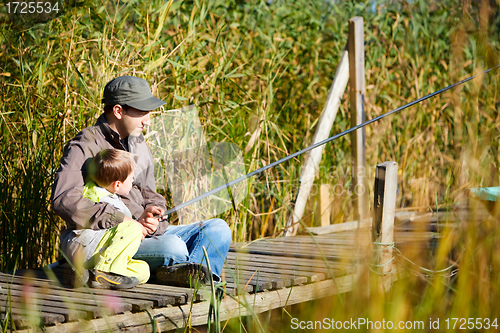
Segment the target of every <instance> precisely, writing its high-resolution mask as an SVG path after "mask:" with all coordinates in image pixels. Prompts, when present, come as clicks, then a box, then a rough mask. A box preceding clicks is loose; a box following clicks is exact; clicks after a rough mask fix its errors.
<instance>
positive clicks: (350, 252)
mask: <svg viewBox="0 0 500 333" xmlns="http://www.w3.org/2000/svg"><path fill="white" fill-rule="evenodd" d="M464 214H465V215H464ZM459 215H460V214H457V213H456V212H455V213H454V212H452V213H449V212H443V213H438V214H425V215H422V214H420V215H418V214H414V213H406V212H403V213H400V214H396V228H395V233H394V236H395V242H396V247H397V248H399V249H400V250H401V251H402V252H403V254H404V253H405V251H407V250H414V249H415V248H416V247H425V248H434V247H436V244H437V243H438V241H439V237H440V235H439V233H438V232H436V230H439V229H440V225H441V226H442V225H444V224H446V225H456V221H457V219H461V218H467V214H466V213H463V214H462V215H463V216H462V217H460V216H459ZM464 216H465V217H464ZM355 225H357V224H356V223H354V224H353V223H351V224H350V225H346V226H342V224H340V225H333V226H330V227H331V228H330V229H332V230H333V231H335V230H342V231H339V232H333V233H327V232H328V231H325V229H324V228H323V229H321V228H320V229H312V230H313V232H315V233H319V235H315V236H312V235H310V234H309V235H300V236H295V237H285V238H275V239H263V240H259V241H254V242H251V243H245V244H242V243H237V244H233V245H232V246H231V250H230V252H229V254H228V257H227V262H226V265H225V270H224V278H225V281H226V282H227V286H226V290H225V292H226V294H225V295H224V297H223V299H222V301H221V305H220V312H219V313H220V315H219V318H220V320H221V321H223V320H227V319H230V318H232V317H237V316H245V315H249V314H255V313H261V312H265V311H269V310H272V309H276V308H281V307H284V306H287V305H292V304H296V303H301V302H306V301H309V300H313V299H318V298H322V297H328V296H331V295H334V294H337V293H345V292H348V291H350V290H352V288H353V286H355V284H356V281H357V277H358V275H359V274H360V272H365V273H366V269H367V268H368V265H369V264H370V263H369V255H370V253H371V249H370V248H371V237H372V236H371V228H368V227H367V226H369V223H365V224H362V226H364V228H361V229H353V226H355ZM346 229H347V230H346ZM398 262H399V264H398V267H399V268H401V267H402V266H403V265H404V263H403V262H401V261H398ZM54 273H55V275H56V276H57V275H58V274H60V273H61V269H56V270H55V272H54ZM22 274H23V275H25V276H26V275H29V274H31V277H22V276H20V273H18V274H16V275H14V276H13V275H12V274H6V273H0V287H1V291H2V293H1V294H0V297H1V312H2V319H3V317H4V316H5V311H6V309H7V308H10V313H11V314H12V319H13V323H14V324H15V326H16V328H17V329H18V330H21V331H22V330H23V329H28V328H29V327H32V326H34V325H37V324H38V323H41V324H42V325H43V326H44V330H45V331H46V332H68V331H78V332H86V331H119V330H124V329H128V330H134V329H139V328H140V329H141V330H142V329H144V330H145V331H153V328H154V327H155V326H156V327H157V328H159V329H160V330H161V331H166V330H173V329H176V328H179V327H185V326H187V325H192V326H197V325H204V324H206V323H207V321H208V313H209V308H210V297H211V293H210V290H207V289H206V288H204V287H203V288H200V289H199V290H197V291H196V292H195V291H194V290H192V289H189V288H178V287H170V286H163V285H159V284H155V283H154V281H152V283H147V284H145V285H141V286H138V287H136V288H133V289H131V290H124V291H112V290H101V289H87V288H85V287H82V288H78V289H69V288H64V287H62V286H60V284H59V282H58V281H57V277H56V276H52V277H50V274H45V273H44V272H43V271H42V270H32V271H24V272H22ZM391 274H392V275H393V276H392V278H393V279H395V278H398V276H397V274H398V269H396V270H394V272H393V273H391ZM47 275H49V276H47ZM37 321H38V322H37Z"/></svg>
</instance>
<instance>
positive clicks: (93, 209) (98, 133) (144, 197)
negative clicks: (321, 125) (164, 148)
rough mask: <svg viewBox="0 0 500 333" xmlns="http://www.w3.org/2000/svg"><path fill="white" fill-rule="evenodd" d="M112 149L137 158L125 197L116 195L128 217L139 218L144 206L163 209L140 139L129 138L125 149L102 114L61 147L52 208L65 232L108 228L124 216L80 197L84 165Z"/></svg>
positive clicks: (145, 147) (158, 232)
mask: <svg viewBox="0 0 500 333" xmlns="http://www.w3.org/2000/svg"><path fill="white" fill-rule="evenodd" d="M112 148H114V149H122V150H128V151H129V152H131V153H133V154H135V155H137V167H136V169H135V172H134V182H133V186H132V189H131V190H130V193H129V194H128V195H125V196H120V197H121V198H122V200H123V202H124V203H125V205H127V207H128V208H129V209H130V212H131V213H132V216H133V217H135V218H139V217H140V216H141V214H142V213H143V211H144V209H145V208H146V207H148V206H158V207H160V208H162V209H164V210H166V208H165V199H164V198H163V197H162V196H161V195H160V194H158V193H156V186H155V179H154V173H153V157H152V155H151V151H150V150H149V147H148V145H147V144H146V142H145V140H144V137H143V136H142V135H140V136H138V137H132V136H129V138H128V147H127V148H128V149H126V148H125V147H124V145H123V144H122V143H121V142H120V137H119V135H118V133H116V132H115V131H113V130H112V129H111V128H110V127H109V124H108V123H107V121H106V116H105V114H102V115H101V116H100V117H99V119H98V120H97V122H96V124H95V125H94V126H91V127H88V128H85V129H84V130H82V131H81V132H80V133H78V134H77V135H76V136H75V137H74V138H73V139H72V140H71V141H69V142H68V144H67V145H66V146H65V147H64V155H63V157H62V158H61V166H60V167H59V169H58V170H57V172H56V176H55V180H54V185H53V187H52V198H51V200H52V205H53V208H54V211H55V212H56V214H57V215H59V216H60V217H62V218H63V219H64V220H65V221H66V223H67V227H68V229H70V230H75V229H86V228H90V229H94V230H97V229H108V228H111V227H114V226H115V225H117V224H119V223H121V222H123V218H124V217H125V215H124V213H122V212H119V211H118V210H116V209H115V208H114V207H113V206H112V205H110V204H108V203H94V202H93V201H91V200H89V199H86V198H84V197H83V194H82V192H83V188H84V186H85V165H86V163H88V162H89V161H90V159H91V158H93V157H94V156H95V155H96V154H97V153H98V152H100V151H101V150H103V149H112ZM167 225H168V223H167V222H160V224H159V226H158V229H157V230H156V232H155V233H154V235H161V234H162V233H163V232H164V231H165V230H166V228H167Z"/></svg>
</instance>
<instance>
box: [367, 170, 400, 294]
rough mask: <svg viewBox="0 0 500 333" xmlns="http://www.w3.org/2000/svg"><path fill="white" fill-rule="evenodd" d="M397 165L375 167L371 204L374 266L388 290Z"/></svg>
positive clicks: (391, 256)
mask: <svg viewBox="0 0 500 333" xmlns="http://www.w3.org/2000/svg"><path fill="white" fill-rule="evenodd" d="M397 183H398V164H397V163H396V162H384V163H381V164H379V165H377V170H376V173H375V189H374V192H375V193H374V202H373V225H372V230H373V241H374V242H375V244H374V245H375V246H374V254H375V258H376V260H375V265H377V267H378V268H379V269H378V272H379V273H380V274H381V275H382V276H383V278H382V279H381V285H382V286H383V289H384V290H386V291H387V290H389V289H390V284H391V279H390V276H389V275H387V274H389V273H390V272H391V270H392V267H393V265H392V258H393V253H392V248H393V246H392V244H393V242H394V216H395V212H396V192H397Z"/></svg>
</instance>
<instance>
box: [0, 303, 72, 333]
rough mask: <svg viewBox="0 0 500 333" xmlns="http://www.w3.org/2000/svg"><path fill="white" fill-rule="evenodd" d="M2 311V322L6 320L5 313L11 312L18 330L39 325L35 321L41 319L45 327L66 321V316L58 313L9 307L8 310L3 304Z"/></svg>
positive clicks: (0, 306) (0, 308) (0, 307)
mask: <svg viewBox="0 0 500 333" xmlns="http://www.w3.org/2000/svg"><path fill="white" fill-rule="evenodd" d="M0 311H1V312H2V317H1V318H2V320H3V319H4V318H5V313H6V312H7V311H9V312H10V313H11V315H12V318H13V320H14V324H15V326H16V328H17V329H20V328H27V327H30V326H31V325H33V324H35V325H36V324H37V323H36V322H34V321H35V319H39V320H40V322H41V323H42V324H43V325H54V324H56V323H62V322H64V321H65V318H64V315H62V314H56V313H48V312H43V311H34V310H32V311H26V310H24V309H19V308H17V307H16V308H14V307H10V306H9V307H8V308H6V307H5V306H4V305H3V304H2V305H0Z"/></svg>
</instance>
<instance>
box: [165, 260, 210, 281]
mask: <svg viewBox="0 0 500 333" xmlns="http://www.w3.org/2000/svg"><path fill="white" fill-rule="evenodd" d="M156 278H157V279H158V281H159V282H161V283H163V284H166V285H169V286H177V287H191V286H193V285H194V284H195V282H196V281H197V280H198V281H199V282H200V283H201V284H209V283H210V275H209V272H208V267H207V266H206V265H201V264H197V263H193V262H187V263H182V264H175V265H172V266H159V267H158V268H156Z"/></svg>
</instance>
